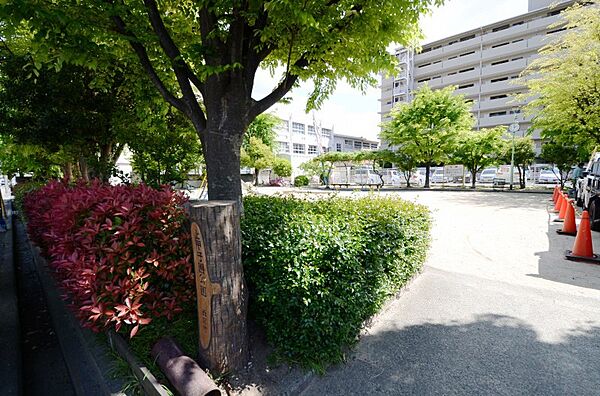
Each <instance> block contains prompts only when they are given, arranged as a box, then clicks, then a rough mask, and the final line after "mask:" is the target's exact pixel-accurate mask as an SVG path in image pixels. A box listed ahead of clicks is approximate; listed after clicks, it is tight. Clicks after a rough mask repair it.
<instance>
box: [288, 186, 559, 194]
mask: <svg viewBox="0 0 600 396" xmlns="http://www.w3.org/2000/svg"><path fill="white" fill-rule="evenodd" d="M290 191H294V190H290ZM295 191H298V192H336V191H346V192H347V191H350V192H352V191H361V192H368V191H379V192H388V191H389V192H403V191H416V192H420V191H434V192H445V191H449V192H464V193H474V192H484V193H499V194H500V193H507V194H547V195H552V193H553V190H550V189H549V190H548V191H545V190H520V189H519V190H508V189H504V190H500V189H496V190H494V189H491V188H486V189H471V188H455V187H447V188H446V187H442V188H422V187H414V188H413V187H411V188H406V187H405V188H392V187H390V188H387V187H384V188H382V189H381V190H370V189H365V188H362V189H361V188H331V189H325V188H315V187H309V188H298V189H297V190H295Z"/></svg>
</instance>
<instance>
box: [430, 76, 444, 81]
mask: <svg viewBox="0 0 600 396" xmlns="http://www.w3.org/2000/svg"><path fill="white" fill-rule="evenodd" d="M438 78H442V76H433V77H431V79H432V80H437V79H438Z"/></svg>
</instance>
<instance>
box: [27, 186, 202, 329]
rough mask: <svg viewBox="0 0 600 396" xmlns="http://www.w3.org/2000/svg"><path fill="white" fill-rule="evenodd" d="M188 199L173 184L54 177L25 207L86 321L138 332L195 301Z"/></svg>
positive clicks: (31, 228) (35, 235) (36, 234)
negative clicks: (72, 180) (68, 181)
mask: <svg viewBox="0 0 600 396" xmlns="http://www.w3.org/2000/svg"><path fill="white" fill-rule="evenodd" d="M184 202H185V198H184V197H183V196H181V195H179V194H176V193H174V192H173V191H172V190H170V189H169V188H164V189H162V190H155V189H152V188H150V187H148V186H144V185H140V186H109V185H106V184H101V183H99V182H92V183H91V184H83V183H80V184H78V185H76V186H68V185H66V184H64V183H60V182H56V181H55V182H51V183H49V184H47V185H46V186H44V187H43V188H41V189H40V190H37V191H35V192H32V193H31V194H29V195H27V196H26V198H25V201H24V208H25V211H26V212H27V217H28V219H29V223H28V229H29V233H30V235H31V236H32V238H33V239H34V241H35V242H36V243H37V244H38V245H39V246H41V247H42V249H43V251H44V253H45V254H46V256H47V257H48V258H49V263H50V266H51V268H52V269H53V270H54V271H55V274H56V276H57V278H58V281H59V282H60V285H61V287H62V288H63V289H64V290H65V291H66V292H67V295H68V299H69V300H70V301H71V304H72V306H73V307H74V308H75V312H76V315H77V316H78V318H79V319H80V320H81V321H82V323H83V324H84V326H86V327H90V328H92V329H93V330H96V331H99V330H101V329H105V328H109V327H114V328H115V329H116V330H117V331H118V330H119V329H121V327H122V326H123V325H124V324H125V325H126V326H127V328H128V329H131V330H130V336H131V337H133V336H134V335H135V334H136V333H137V331H138V330H139V327H140V326H142V325H146V324H148V323H150V321H151V320H152V318H155V317H159V316H166V317H168V318H171V317H172V315H173V314H176V313H178V312H180V311H181V310H182V306H183V305H184V304H186V303H188V302H190V301H193V300H194V298H195V292H194V290H195V289H194V275H193V267H192V264H191V245H190V243H189V234H188V233H187V231H186V228H185V224H184V222H185V214H184V211H183V208H182V204H183V203H184Z"/></svg>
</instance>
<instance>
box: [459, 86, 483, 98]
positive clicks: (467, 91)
mask: <svg viewBox="0 0 600 396" xmlns="http://www.w3.org/2000/svg"><path fill="white" fill-rule="evenodd" d="M454 93H456V94H459V95H464V96H465V97H467V98H473V97H475V96H479V84H475V86H473V87H469V88H462V89H457V90H456V91H454Z"/></svg>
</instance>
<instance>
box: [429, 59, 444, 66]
mask: <svg viewBox="0 0 600 396" xmlns="http://www.w3.org/2000/svg"><path fill="white" fill-rule="evenodd" d="M438 63H442V61H441V60H436V61H435V62H431V64H432V65H437V64H438Z"/></svg>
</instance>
